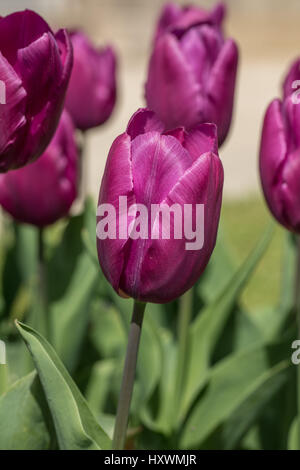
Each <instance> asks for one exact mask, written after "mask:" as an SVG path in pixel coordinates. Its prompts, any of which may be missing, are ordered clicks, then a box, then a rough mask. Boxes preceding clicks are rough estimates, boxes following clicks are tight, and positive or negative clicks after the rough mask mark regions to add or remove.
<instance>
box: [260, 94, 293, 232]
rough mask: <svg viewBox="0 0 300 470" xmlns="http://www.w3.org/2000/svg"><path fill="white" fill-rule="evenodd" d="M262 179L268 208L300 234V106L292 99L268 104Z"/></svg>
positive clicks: (263, 133)
mask: <svg viewBox="0 0 300 470" xmlns="http://www.w3.org/2000/svg"><path fill="white" fill-rule="evenodd" d="M260 176H261V182H262V187H263V191H264V194H265V197H266V200H267V203H268V205H269V208H270V210H271V212H272V214H273V215H274V217H275V218H276V219H277V220H278V222H279V223H280V224H282V225H283V226H285V227H286V228H287V229H289V230H291V231H293V232H298V233H300V183H299V181H300V103H298V104H296V103H295V102H294V100H293V96H292V95H290V96H288V97H287V98H286V99H285V100H284V102H282V101H280V100H279V99H276V100H274V101H272V103H271V104H270V105H269V107H268V109H267V112H266V115H265V119H264V124H263V131H262V139H261V148H260Z"/></svg>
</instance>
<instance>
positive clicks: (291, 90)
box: [283, 59, 300, 104]
mask: <svg viewBox="0 0 300 470" xmlns="http://www.w3.org/2000/svg"><path fill="white" fill-rule="evenodd" d="M299 88H300V59H297V60H295V61H294V62H293V64H292V66H291V67H290V69H289V71H288V74H287V76H286V77H285V80H284V82H283V96H284V98H287V97H288V96H290V95H292V96H293V101H294V103H295V104H297V103H298V102H300V96H299Z"/></svg>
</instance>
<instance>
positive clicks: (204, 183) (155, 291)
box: [97, 109, 223, 303]
mask: <svg viewBox="0 0 300 470" xmlns="http://www.w3.org/2000/svg"><path fill="white" fill-rule="evenodd" d="M222 188H223V168H222V164H221V161H220V159H219V157H218V150H217V132H216V126H215V125H214V124H202V125H199V126H197V127H196V128H195V129H193V130H191V131H190V132H186V131H185V130H184V129H183V128H179V129H176V130H173V131H170V132H164V125H163V124H162V122H161V121H160V120H159V119H158V118H157V116H156V115H155V114H154V113H153V112H151V111H149V110H146V109H145V110H139V111H137V113H135V114H134V116H133V117H132V118H131V120H130V122H129V124H128V127H127V130H126V132H125V133H123V134H122V135H120V136H119V137H117V138H116V140H115V141H114V143H113V144H112V147H111V149H110V152H109V155H108V160H107V163H106V168H105V172H104V175H103V179H102V184H101V189H100V195H99V205H98V212H97V214H98V219H97V222H98V223H97V247H98V257H99V262H100V265H101V267H102V270H103V272H104V274H105V276H106V278H107V279H108V281H109V282H110V283H111V284H112V286H113V288H114V289H115V291H116V292H118V293H119V294H120V295H122V296H130V297H133V298H135V299H137V300H139V301H142V302H156V303H165V302H169V301H171V300H173V299H175V298H177V297H178V296H180V295H182V294H183V293H184V292H185V291H187V290H188V289H189V288H190V287H192V286H193V284H194V283H195V282H196V281H197V279H198V278H199V276H200V275H201V273H202V272H203V270H204V269H205V267H206V265H207V263H208V261H209V258H210V256H211V254H212V251H213V249H214V246H215V241H216V235H217V229H218V223H219V216H220V208H221V199H222ZM201 208H202V210H203V214H202V215H203V216H204V217H203V218H201V217H200V218H199V220H201V223H200V225H199V224H198V221H199V220H198V215H199V214H201ZM198 210H199V212H198ZM173 211H174V212H173ZM168 214H169V215H170V218H168ZM164 215H165V216H166V219H165V222H166V223H164V222H163V220H164V219H163V217H164ZM161 219H162V220H161ZM192 227H193V229H192ZM191 230H193V233H191ZM198 236H199V238H201V240H198ZM198 242H199V243H198Z"/></svg>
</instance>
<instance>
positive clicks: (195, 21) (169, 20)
mask: <svg viewBox="0 0 300 470" xmlns="http://www.w3.org/2000/svg"><path fill="white" fill-rule="evenodd" d="M225 15H226V7H225V5H224V3H219V4H218V5H216V6H215V7H214V8H212V10H211V11H208V10H205V9H204V8H199V7H195V6H184V7H181V6H179V5H176V3H167V4H166V5H165V6H164V7H163V9H162V12H161V15H160V17H159V19H158V23H157V28H156V33H155V40H157V39H158V38H159V37H160V36H161V35H162V34H164V33H166V32H177V33H178V32H180V31H183V30H185V29H186V28H189V27H191V26H196V25H199V24H200V23H210V24H213V25H216V26H218V27H220V28H221V25H222V22H223V19H224V17H225Z"/></svg>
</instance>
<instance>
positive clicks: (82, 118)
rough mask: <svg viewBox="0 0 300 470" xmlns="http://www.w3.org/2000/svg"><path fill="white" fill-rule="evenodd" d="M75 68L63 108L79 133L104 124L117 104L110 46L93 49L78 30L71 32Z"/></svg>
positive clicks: (114, 68) (114, 58)
mask: <svg viewBox="0 0 300 470" xmlns="http://www.w3.org/2000/svg"><path fill="white" fill-rule="evenodd" d="M71 40H72V44H73V49H74V66H73V70H72V75H71V80H70V85H69V88H68V92H67V98H66V108H67V109H68V111H69V113H70V114H71V116H72V119H73V121H74V123H75V126H76V127H77V128H78V129H81V130H87V129H90V128H92V127H96V126H99V125H100V124H103V123H104V122H105V121H106V120H107V119H108V118H109V117H110V115H111V113H112V111H113V109H114V106H115V102H116V56H115V53H114V51H113V49H112V48H111V47H105V48H102V49H96V48H95V47H94V46H93V45H92V44H91V42H90V41H89V39H88V38H87V37H86V36H85V34H83V33H82V32H80V31H75V32H73V33H71Z"/></svg>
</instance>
